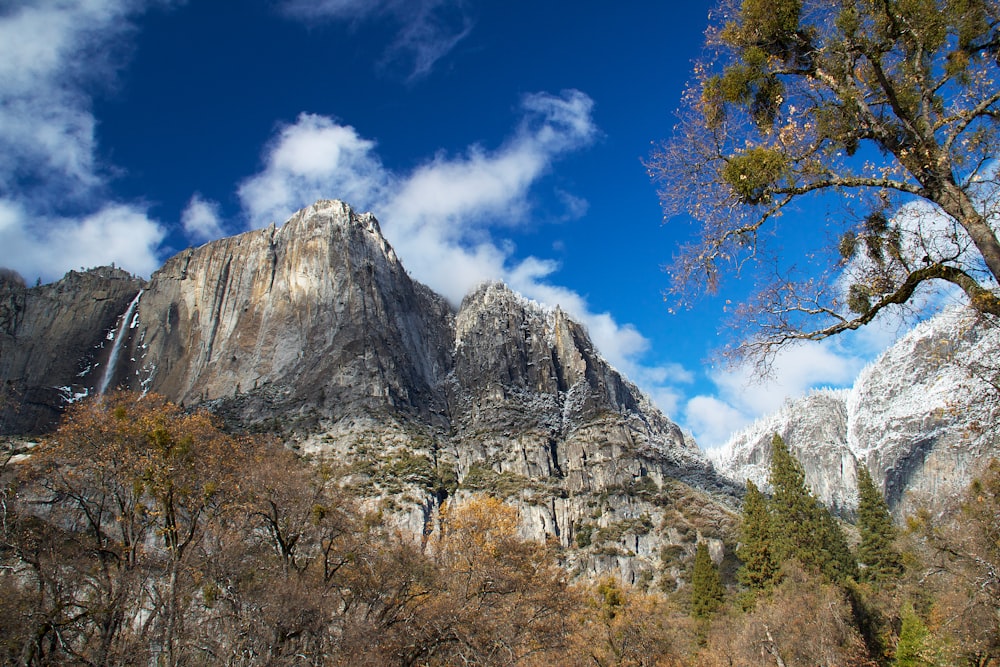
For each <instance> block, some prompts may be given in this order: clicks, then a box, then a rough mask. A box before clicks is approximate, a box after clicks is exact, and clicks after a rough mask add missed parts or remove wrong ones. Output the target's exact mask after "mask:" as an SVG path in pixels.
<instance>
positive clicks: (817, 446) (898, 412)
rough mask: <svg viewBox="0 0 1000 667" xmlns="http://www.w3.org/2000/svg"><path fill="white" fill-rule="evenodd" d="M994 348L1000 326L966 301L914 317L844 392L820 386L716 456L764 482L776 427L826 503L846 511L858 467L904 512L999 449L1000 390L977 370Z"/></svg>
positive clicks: (955, 487) (724, 465)
mask: <svg viewBox="0 0 1000 667" xmlns="http://www.w3.org/2000/svg"><path fill="white" fill-rule="evenodd" d="M998 353H1000V328H998V327H997V326H996V325H990V324H988V323H986V322H984V320H983V319H982V318H981V317H980V316H978V315H977V314H976V313H974V312H973V311H971V310H970V309H968V308H966V307H957V306H956V307H952V308H949V309H947V310H945V311H943V312H942V313H940V314H939V315H937V316H935V317H933V318H931V319H929V320H927V321H925V322H922V323H920V324H918V325H917V326H916V327H914V328H913V329H912V330H911V331H910V332H909V333H907V334H906V335H905V336H903V337H902V338H901V339H900V340H899V341H898V342H897V343H896V344H895V345H893V346H892V347H890V348H889V349H888V350H886V351H885V352H883V353H882V355H880V356H879V357H878V358H877V359H876V360H875V361H873V362H872V363H870V364H868V365H867V366H866V367H865V368H864V369H862V371H861V372H860V373H859V375H858V378H857V380H856V381H855V383H854V386H853V387H852V388H850V389H847V390H829V389H826V390H817V391H813V392H811V393H810V394H809V395H807V396H805V397H803V398H801V399H798V400H796V401H792V402H789V403H787V404H786V405H785V406H783V407H782V409H781V410H779V411H778V412H776V413H774V414H772V415H769V416H767V417H763V418H761V419H758V420H757V421H756V422H754V423H753V424H752V425H750V426H749V427H747V428H746V429H744V430H742V431H740V432H739V433H737V434H735V435H734V436H733V437H732V438H730V440H729V441H728V442H727V443H726V444H725V445H724V446H723V447H722V448H720V450H719V452H718V453H716V454H715V456H714V457H713V458H714V460H715V461H716V466H717V468H718V470H719V471H720V472H721V473H722V474H723V475H725V476H726V477H728V478H730V479H732V480H733V481H737V482H745V480H746V479H751V480H753V481H754V483H756V484H758V485H766V481H767V471H768V467H769V465H770V463H769V462H770V441H771V437H772V436H773V434H774V433H779V434H780V435H781V436H782V437H783V438H784V439H785V440H786V442H788V444H789V446H790V447H791V449H792V450H793V451H794V452H795V453H796V455H797V456H798V457H799V459H800V460H801V461H802V463H803V467H804V468H805V470H806V480H807V482H808V483H809V484H810V486H811V487H812V488H813V490H814V492H815V493H816V494H817V495H818V496H819V497H820V498H821V499H822V500H823V501H824V502H826V503H827V504H828V505H829V506H831V507H833V508H835V509H837V510H839V511H841V512H843V513H845V514H850V513H851V512H852V511H853V508H854V507H855V506H856V503H857V488H856V472H857V466H859V465H864V466H866V467H867V468H868V469H869V471H870V472H871V473H872V476H873V478H874V479H875V480H876V482H878V483H881V485H882V488H883V490H884V491H885V493H886V496H887V499H888V500H889V502H890V504H891V505H892V506H893V507H894V508H896V509H897V510H899V511H901V512H905V511H907V509H908V508H911V507H912V506H913V505H914V504H916V503H927V502H929V503H932V504H936V503H938V502H941V501H944V500H946V499H948V498H950V497H952V496H954V495H955V494H956V493H958V492H960V491H961V490H962V489H964V488H965V486H966V485H967V484H968V483H969V482H970V481H971V479H972V478H973V477H974V476H975V474H976V473H977V471H978V470H979V467H980V466H981V465H982V464H983V463H984V462H985V461H987V460H988V459H989V458H990V457H992V456H997V455H1000V441H998V438H997V435H996V432H997V425H998V417H1000V413H998V405H1000V396H997V394H996V391H995V390H994V389H993V388H992V387H990V386H989V384H988V383H987V382H986V381H984V379H983V378H981V377H977V376H976V374H975V372H974V367H975V365H976V364H977V363H978V362H979V361H981V360H988V359H991V358H996V357H997V355H998Z"/></svg>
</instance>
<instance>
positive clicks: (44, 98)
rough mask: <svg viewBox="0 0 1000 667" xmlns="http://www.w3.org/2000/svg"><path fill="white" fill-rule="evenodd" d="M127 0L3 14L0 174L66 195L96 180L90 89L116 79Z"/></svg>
mask: <svg viewBox="0 0 1000 667" xmlns="http://www.w3.org/2000/svg"><path fill="white" fill-rule="evenodd" d="M136 4H137V3H135V2H128V1H126V0H79V1H77V2H66V1H63V2H56V1H54V0H48V1H46V0H41V1H39V2H33V3H25V4H23V5H21V6H19V7H17V8H15V9H13V10H7V11H6V12H5V15H4V16H2V17H0V180H2V181H3V182H5V183H6V184H9V183H10V182H11V181H12V179H15V178H23V177H25V176H28V177H29V178H37V179H40V180H41V182H42V187H43V189H45V188H47V187H48V186H50V185H52V184H54V183H58V184H59V186H60V187H61V188H64V189H66V190H67V192H64V193H63V196H65V195H66V194H79V192H80V191H81V190H86V189H87V188H90V187H92V186H93V185H95V184H96V183H97V182H98V181H99V178H98V176H97V175H96V171H97V165H96V164H95V160H94V147H95V140H94V128H95V126H96V123H95V121H94V117H93V114H92V113H91V109H90V105H91V99H90V94H89V92H88V89H89V88H93V87H102V86H107V85H109V84H110V83H111V81H112V80H113V78H114V74H115V69H116V65H117V61H118V60H119V58H117V56H118V55H120V51H121V45H122V44H125V43H126V40H123V39H121V37H122V36H123V34H125V33H127V32H128V31H129V30H130V29H131V25H130V23H129V21H128V15H129V13H130V12H131V11H132V10H133V8H134V7H135V5H136Z"/></svg>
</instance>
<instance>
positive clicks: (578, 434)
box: [22, 201, 738, 582]
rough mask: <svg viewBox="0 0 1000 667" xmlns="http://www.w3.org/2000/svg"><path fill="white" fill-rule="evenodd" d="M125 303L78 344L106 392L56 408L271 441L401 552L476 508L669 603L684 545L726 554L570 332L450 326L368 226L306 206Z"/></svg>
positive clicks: (501, 319)
mask: <svg viewBox="0 0 1000 667" xmlns="http://www.w3.org/2000/svg"><path fill="white" fill-rule="evenodd" d="M129 285H130V288H129V289H128V290H123V291H122V294H121V296H120V298H119V299H118V301H117V302H116V304H115V311H114V312H115V314H114V315H110V316H109V317H107V318H105V321H102V323H101V326H100V327H98V328H97V329H96V330H95V331H96V333H95V334H94V335H95V336H97V337H98V338H100V337H101V336H106V335H107V332H108V331H110V330H111V329H112V328H114V329H115V333H114V334H113V335H114V338H115V348H116V353H115V355H114V359H110V360H109V362H110V363H107V365H106V366H105V369H106V370H107V369H108V368H110V369H111V370H112V372H111V373H110V374H98V373H94V372H92V373H89V374H87V373H82V374H79V375H77V376H74V377H73V378H72V380H71V381H69V390H68V394H69V398H70V399H72V397H74V396H82V395H86V394H92V393H94V392H95V391H99V390H100V389H101V387H102V386H103V384H104V383H105V382H106V383H107V384H108V386H110V387H115V386H121V387H126V388H130V389H134V390H138V391H154V392H157V393H161V394H164V395H165V396H167V397H168V398H170V399H171V400H173V401H175V402H178V403H182V404H184V405H186V406H189V407H190V406H195V405H203V406H208V407H210V408H211V409H213V410H214V411H216V412H217V413H218V414H219V415H221V416H222V417H223V418H224V419H225V420H227V421H228V422H229V423H230V424H231V425H233V426H234V427H237V428H245V429H254V430H267V431H271V432H274V433H278V434H279V435H281V436H282V437H283V438H284V439H285V441H286V442H288V444H289V445H290V446H292V447H295V448H297V449H298V450H299V451H301V452H302V453H303V454H305V455H308V456H310V457H314V458H316V459H323V460H325V461H326V462H327V463H328V464H329V465H330V466H331V467H332V468H335V469H337V470H339V471H340V473H341V474H342V475H343V479H344V483H345V484H346V485H348V486H350V487H351V488H353V489H354V491H355V492H356V493H357V494H358V495H359V496H361V497H362V498H365V499H367V501H368V502H370V503H371V505H372V507H373V509H376V510H377V511H379V512H381V513H382V514H383V516H386V517H390V518H391V520H393V521H395V522H396V523H397V524H398V525H399V526H400V527H401V528H406V529H408V530H409V531H410V532H411V533H412V534H414V535H415V536H425V537H426V536H427V535H428V534H430V533H432V532H433V531H434V530H435V527H436V521H437V510H438V508H439V506H440V504H441V503H442V502H443V501H444V500H446V499H455V498H458V499H462V498H464V497H467V496H468V495H470V494H475V493H480V492H489V493H491V494H493V495H497V496H501V497H503V498H505V499H506V500H507V501H508V502H510V503H512V504H514V505H516V506H517V507H518V508H519V509H520V511H521V516H522V526H521V530H522V533H523V535H524V536H525V537H531V538H533V539H538V540H545V539H548V540H555V541H557V542H558V543H559V544H561V545H562V546H563V547H566V548H567V552H566V553H567V556H566V558H567V562H568V563H569V564H570V565H571V566H572V567H574V568H576V569H577V570H578V571H580V572H584V573H594V572H603V571H608V570H615V571H617V572H618V573H619V574H620V575H621V576H622V578H623V579H626V580H632V581H646V582H649V581H652V580H654V579H657V578H660V579H665V580H666V581H668V582H669V581H671V580H674V579H678V578H682V577H683V573H684V571H685V562H686V561H685V559H686V558H688V557H690V555H691V554H693V552H694V547H695V543H696V541H697V540H698V539H707V540H709V541H710V543H711V544H712V545H713V549H714V551H715V553H716V554H717V555H720V556H721V554H722V551H723V548H722V547H723V545H722V539H723V537H724V536H725V535H726V534H727V530H728V529H729V527H731V525H732V521H733V507H734V505H735V502H736V498H737V494H738V492H737V490H736V487H735V486H734V485H732V484H730V483H729V482H727V481H726V480H724V479H722V478H721V477H719V476H718V475H716V473H715V471H714V469H713V468H712V465H711V464H710V463H709V462H708V461H707V460H706V459H705V458H704V456H703V455H702V454H701V453H700V452H699V450H698V449H697V447H696V446H694V445H693V444H692V443H689V442H686V441H685V439H684V437H683V435H682V434H681V432H680V429H679V428H678V427H677V426H676V424H673V423H672V422H670V421H669V420H668V419H667V418H666V417H664V416H663V415H662V414H661V413H660V412H659V411H658V410H657V409H656V408H655V407H654V406H653V405H652V404H651V403H650V402H649V400H648V399H647V398H646V397H644V396H643V395H642V393H641V392H640V391H639V390H638V389H637V388H636V387H635V386H634V385H633V384H632V383H630V382H629V381H628V380H627V379H625V378H623V377H622V376H621V375H620V374H619V373H618V372H617V371H616V370H615V369H613V368H612V367H611V366H610V365H608V364H607V362H605V361H604V359H602V358H601V356H600V355H599V354H598V352H597V351H596V350H595V349H594V348H593V345H592V343H591V341H590V339H589V337H588V336H587V333H586V331H585V330H584V329H583V328H582V327H581V326H580V325H579V324H577V323H575V322H574V321H573V320H572V319H571V318H570V317H568V316H567V315H566V314H565V313H563V312H562V311H560V310H559V309H558V308H556V309H554V310H552V309H547V308H543V307H542V306H540V305H538V304H535V303H532V302H529V301H527V300H525V299H523V298H522V297H520V296H518V295H516V294H515V293H513V292H512V291H511V290H510V289H508V288H507V287H506V286H504V285H502V284H498V283H495V284H487V285H483V286H482V287H481V288H480V289H478V290H476V291H475V292H473V293H472V294H470V295H469V296H468V297H467V298H466V299H465V300H464V302H463V303H462V304H461V307H460V308H458V309H457V312H456V311H453V310H452V309H451V308H450V307H449V305H448V304H447V303H446V302H445V301H444V300H443V299H442V298H441V297H439V296H438V295H436V294H434V293H433V292H431V291H430V290H429V289H428V288H426V287H424V286H423V285H420V284H419V283H417V282H415V281H413V280H411V279H410V277H409V276H408V275H407V274H406V272H405V270H404V269H403V267H402V266H401V264H400V263H399V261H398V259H397V257H396V255H395V253H394V252H393V250H392V248H391V247H390V246H389V244H388V243H387V242H386V240H385V239H384V238H383V236H382V234H381V232H380V230H379V226H378V223H377V222H376V220H375V218H374V217H372V216H371V215H370V214H363V215H359V214H356V213H355V212H353V211H352V210H351V209H350V208H349V207H348V206H347V205H346V204H343V203H341V202H336V201H320V202H317V203H316V204H314V205H313V206H310V207H308V208H306V209H303V210H302V211H300V212H299V213H297V214H296V215H295V216H293V217H292V218H291V219H290V220H289V221H288V222H286V223H285V224H284V225H283V226H282V227H280V228H275V227H274V226H272V227H269V228H267V229H262V230H257V231H251V232H247V233H245V234H241V235H239V236H235V237H232V238H228V239H222V240H219V241H215V242H212V243H208V244H206V245H203V246H201V247H198V248H193V249H189V250H186V251H184V252H182V253H180V254H179V255H177V256H175V257H173V258H171V259H170V260H168V261H167V262H166V264H165V265H164V266H163V267H162V268H161V269H160V270H158V271H157V272H155V273H154V274H153V275H152V276H151V278H150V280H149V281H148V282H147V283H145V284H139V283H138V281H134V280H132V281H131V282H130V283H129ZM140 288H141V292H140ZM137 296H138V298H136V297H137ZM22 326H24V325H22ZM116 327H117V328H116ZM26 330H28V329H26ZM30 331H33V332H34V335H35V336H36V337H38V338H40V339H41V338H44V337H45V336H44V332H43V331H42V330H40V329H38V328H37V327H36V328H33V329H30ZM88 349H89V348H88ZM67 354H70V356H72V352H71V351H68V352H67ZM76 356H77V357H79V355H76ZM72 363H73V364H77V363H80V362H78V361H75V360H74V361H73V362H72ZM44 367H45V364H44V363H41V364H39V365H38V371H39V372H40V373H43V371H42V369H43V368H44ZM74 368H76V366H74ZM43 374H44V373H43Z"/></svg>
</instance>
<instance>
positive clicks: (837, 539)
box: [816, 500, 858, 583]
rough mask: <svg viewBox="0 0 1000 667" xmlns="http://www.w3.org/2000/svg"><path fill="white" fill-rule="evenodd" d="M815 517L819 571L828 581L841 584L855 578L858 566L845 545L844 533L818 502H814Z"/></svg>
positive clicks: (849, 549)
mask: <svg viewBox="0 0 1000 667" xmlns="http://www.w3.org/2000/svg"><path fill="white" fill-rule="evenodd" d="M816 517H817V521H818V525H819V529H818V536H819V540H818V542H819V545H820V547H819V569H820V571H821V572H822V573H823V574H825V575H826V576H827V577H828V578H829V579H830V581H836V582H839V583H842V582H844V581H846V580H847V579H848V578H849V577H853V578H855V579H856V578H857V576H858V565H857V562H856V561H855V560H854V554H852V553H851V548H850V547H849V546H848V545H847V538H846V537H844V531H842V530H841V529H840V526H839V525H838V524H837V520H836V519H834V518H833V515H832V514H830V511H829V510H827V509H826V507H824V506H823V505H822V503H820V502H819V501H818V500H817V501H816Z"/></svg>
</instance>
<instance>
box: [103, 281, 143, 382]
mask: <svg viewBox="0 0 1000 667" xmlns="http://www.w3.org/2000/svg"><path fill="white" fill-rule="evenodd" d="M141 296H142V290H139V293H138V294H136V295H135V298H134V299H132V303H130V304H129V305H128V309H127V310H126V311H125V314H124V315H122V319H121V323H120V324H119V325H118V329H117V330H116V331H115V342H114V345H112V346H111V354H110V355H108V365H107V367H105V369H104V375H102V376H101V382H100V383H99V384H98V385H97V394H98V395H99V396H102V395H104V393H105V392H106V391H107V390H108V385H109V384H111V380H112V379H113V378H114V377H115V368H116V367H117V366H118V357H119V356H120V355H121V351H122V341H123V340H124V339H125V331H126V329H128V327H129V322H130V321H131V320H132V314H133V313H134V312H135V309H136V306H138V305H139V298H140V297H141Z"/></svg>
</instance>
